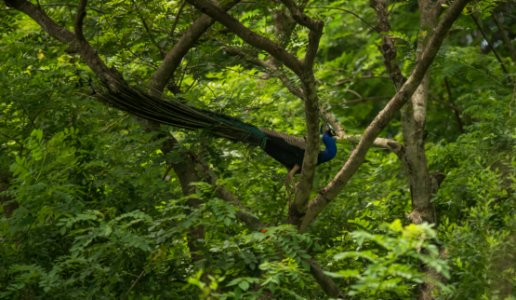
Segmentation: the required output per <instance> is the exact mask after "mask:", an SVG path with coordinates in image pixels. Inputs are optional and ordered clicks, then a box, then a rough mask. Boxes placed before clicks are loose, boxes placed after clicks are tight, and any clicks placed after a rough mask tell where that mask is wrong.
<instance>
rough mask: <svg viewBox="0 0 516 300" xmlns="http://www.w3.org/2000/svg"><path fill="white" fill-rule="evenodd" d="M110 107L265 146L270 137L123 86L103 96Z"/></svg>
mask: <svg viewBox="0 0 516 300" xmlns="http://www.w3.org/2000/svg"><path fill="white" fill-rule="evenodd" d="M99 98H100V99H101V100H103V101H105V102H107V103H108V104H110V105H112V106H114V107H116V108H118V109H121V110H124V111H127V112H129V113H131V114H133V115H136V116H138V117H141V118H143V119H146V120H150V121H155V122H158V123H161V124H167V125H171V126H174V127H178V128H184V129H205V130H207V131H209V132H210V133H212V134H213V135H215V136H219V137H223V138H227V139H231V140H234V141H240V142H247V143H250V144H253V145H257V146H261V147H264V145H265V142H266V139H267V135H266V134H265V133H264V132H262V131H261V130H260V129H258V128H257V127H255V126H253V125H251V124H247V123H245V122H242V121H240V120H238V119H236V118H233V117H229V116H226V115H223V114H219V113H214V112H211V111H207V110H203V109H198V108H194V107H191V106H189V105H186V104H184V103H181V102H179V101H177V100H168V99H167V100H165V99H163V98H160V97H154V96H151V95H149V94H146V93H144V92H142V91H139V90H137V89H132V88H130V87H121V88H120V89H119V90H118V91H117V92H109V93H106V94H102V95H100V96H99Z"/></svg>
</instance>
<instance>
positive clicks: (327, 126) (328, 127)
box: [321, 123, 337, 137]
mask: <svg viewBox="0 0 516 300" xmlns="http://www.w3.org/2000/svg"><path fill="white" fill-rule="evenodd" d="M325 133H328V134H329V135H330V136H332V137H333V136H337V132H336V131H335V129H334V128H333V126H331V125H330V124H327V123H326V124H323V125H321V134H325Z"/></svg>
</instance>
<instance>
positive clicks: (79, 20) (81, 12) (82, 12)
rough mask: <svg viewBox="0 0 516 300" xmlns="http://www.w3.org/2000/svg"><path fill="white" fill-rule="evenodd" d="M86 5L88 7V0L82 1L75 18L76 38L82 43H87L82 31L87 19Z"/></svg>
mask: <svg viewBox="0 0 516 300" xmlns="http://www.w3.org/2000/svg"><path fill="white" fill-rule="evenodd" d="M86 5H88V0H81V2H79V6H78V7H77V15H76V17H75V36H76V37H77V39H78V40H79V41H80V42H84V41H86V38H84V33H83V31H82V24H83V21H84V17H86Z"/></svg>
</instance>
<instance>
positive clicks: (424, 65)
mask: <svg viewBox="0 0 516 300" xmlns="http://www.w3.org/2000/svg"><path fill="white" fill-rule="evenodd" d="M469 1H470V0H456V1H454V2H453V3H452V4H451V6H450V8H449V9H448V11H447V12H446V13H445V15H444V16H443V18H442V20H441V21H440V23H439V25H438V26H437V28H436V30H435V31H434V34H433V35H432V37H431V38H430V40H429V42H428V44H427V47H426V48H425V49H424V51H423V53H422V55H421V59H420V60H419V61H418V62H417V64H416V66H415V68H414V70H413V71H412V73H411V75H410V76H409V78H408V79H407V81H406V82H405V83H404V84H403V86H401V88H400V90H399V91H398V92H397V93H396V95H394V97H393V98H392V99H391V100H390V101H389V103H387V105H386V106H385V107H384V108H383V109H382V110H381V111H380V112H379V113H378V115H376V117H375V118H374V119H373V121H372V122H371V123H370V124H369V126H368V127H367V128H366V130H365V131H364V134H363V135H362V138H361V139H360V142H359V143H358V145H357V147H356V148H355V149H354V150H353V151H352V152H351V154H350V157H349V158H348V160H347V161H346V163H345V164H344V166H343V167H342V168H341V169H340V171H339V172H338V173H337V175H336V176H335V178H334V179H333V180H332V181H331V182H330V183H329V184H328V185H327V186H326V187H325V188H324V189H323V190H322V191H321V192H320V193H319V195H317V196H316V198H315V199H314V200H313V201H312V202H311V203H310V204H309V206H308V209H307V212H306V215H305V217H304V218H303V221H302V224H301V226H300V230H301V231H305V230H306V229H307V228H308V226H309V225H310V224H311V223H312V221H313V220H314V219H315V218H316V216H317V215H318V214H319V213H320V212H322V211H323V210H324V208H325V207H326V206H327V205H328V204H329V203H330V202H331V201H332V200H333V199H335V197H336V196H337V194H338V193H339V192H340V191H341V190H342V188H344V186H345V185H346V184H347V183H348V181H349V180H350V179H351V177H352V176H353V175H354V174H355V172H356V171H357V170H358V168H359V167H360V165H361V164H362V163H363V162H364V159H365V155H366V154H367V151H368V150H369V148H370V147H371V146H372V144H373V142H374V140H375V138H376V137H377V136H378V135H379V134H380V132H381V131H382V130H383V128H385V126H387V124H388V123H389V122H390V121H391V120H392V119H393V118H394V117H395V115H396V112H397V111H398V110H399V109H400V108H401V107H402V106H403V105H404V104H405V103H406V102H407V101H408V100H409V99H410V97H411V95H412V94H413V93H414V91H415V90H416V88H417V87H418V86H419V83H420V82H421V80H422V79H423V77H424V75H425V74H426V71H427V70H428V68H429V67H430V65H431V64H432V61H433V59H434V58H435V55H436V54H437V52H438V51H439V48H440V46H441V44H442V42H443V40H444V38H445V36H446V33H447V32H448V30H449V29H450V27H451V25H452V24H453V22H454V21H455V20H456V19H457V18H458V17H459V15H460V13H461V12H462V10H463V8H464V7H465V6H466V4H467V3H468V2H469Z"/></svg>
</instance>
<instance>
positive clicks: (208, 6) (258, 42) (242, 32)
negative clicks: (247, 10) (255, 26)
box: [186, 0, 303, 76]
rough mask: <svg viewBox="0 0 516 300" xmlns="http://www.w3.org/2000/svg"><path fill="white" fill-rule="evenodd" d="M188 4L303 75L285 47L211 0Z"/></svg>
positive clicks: (301, 69) (200, 0)
mask: <svg viewBox="0 0 516 300" xmlns="http://www.w3.org/2000/svg"><path fill="white" fill-rule="evenodd" d="M186 1H187V2H188V3H190V4H192V5H193V6H195V7H196V8H197V9H198V10H200V11H201V12H203V13H205V14H207V15H209V16H210V17H212V18H213V19H215V20H216V21H217V22H220V23H221V24H223V25H224V26H226V27H227V28H228V29H229V30H231V31H232V32H233V33H234V34H236V35H237V36H239V37H240V38H241V39H243V40H244V41H245V42H247V43H248V44H250V45H252V46H255V47H256V48H258V49H262V50H265V51H267V52H268V53H269V54H270V55H272V56H273V57H274V58H276V59H277V60H279V61H280V62H282V63H283V64H285V66H287V67H288V68H289V69H291V70H292V71H293V72H294V73H296V74H297V75H298V76H302V75H303V67H302V64H301V62H300V61H299V60H298V59H297V58H296V57H295V56H294V55H292V54H290V53H288V52H287V51H286V50H285V49H284V48H283V47H281V46H280V45H278V44H277V43H275V42H273V41H271V40H269V39H268V38H266V37H264V36H262V35H259V34H257V33H255V32H253V31H252V30H250V29H249V28H247V27H245V26H244V25H243V24H242V23H240V22H239V21H238V20H237V19H235V18H233V17H232V16H230V15H229V14H227V13H226V12H225V11H224V10H222V9H221V8H220V7H218V6H216V5H215V4H213V2H211V1H210V0H186Z"/></svg>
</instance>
